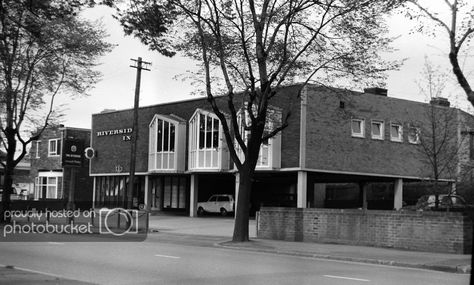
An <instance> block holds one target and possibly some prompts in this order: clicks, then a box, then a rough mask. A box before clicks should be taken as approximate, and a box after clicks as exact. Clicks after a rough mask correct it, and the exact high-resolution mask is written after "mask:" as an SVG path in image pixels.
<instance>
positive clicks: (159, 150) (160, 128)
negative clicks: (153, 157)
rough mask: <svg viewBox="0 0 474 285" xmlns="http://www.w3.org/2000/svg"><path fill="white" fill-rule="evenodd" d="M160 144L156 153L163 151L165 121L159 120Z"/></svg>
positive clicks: (158, 135)
mask: <svg viewBox="0 0 474 285" xmlns="http://www.w3.org/2000/svg"><path fill="white" fill-rule="evenodd" d="M157 137H158V143H157V146H156V151H157V152H161V151H162V150H163V121H162V120H158V134H157Z"/></svg>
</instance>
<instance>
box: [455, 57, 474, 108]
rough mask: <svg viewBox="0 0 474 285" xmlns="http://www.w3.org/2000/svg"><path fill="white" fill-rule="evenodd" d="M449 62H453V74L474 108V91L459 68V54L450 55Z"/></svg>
mask: <svg viewBox="0 0 474 285" xmlns="http://www.w3.org/2000/svg"><path fill="white" fill-rule="evenodd" d="M449 61H450V62H451V66H452V67H453V73H454V75H455V76H456V79H457V80H458V83H459V85H461V87H462V89H463V90H464V92H465V93H466V95H467V100H468V101H469V102H470V103H471V104H472V106H474V91H473V90H472V88H471V86H470V85H469V82H468V81H467V79H466V77H465V76H464V73H463V72H462V69H461V67H460V66H459V62H458V54H457V53H456V52H454V51H451V52H450V53H449Z"/></svg>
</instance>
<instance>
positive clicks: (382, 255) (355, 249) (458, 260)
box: [149, 216, 471, 273]
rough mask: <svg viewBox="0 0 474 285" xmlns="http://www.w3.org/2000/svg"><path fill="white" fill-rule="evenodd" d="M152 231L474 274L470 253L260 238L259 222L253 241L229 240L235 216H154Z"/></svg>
mask: <svg viewBox="0 0 474 285" xmlns="http://www.w3.org/2000/svg"><path fill="white" fill-rule="evenodd" d="M149 225H150V226H149V228H150V232H155V233H156V232H158V233H160V232H161V233H167V234H174V235H199V236H215V237H222V241H221V242H216V243H215V246H219V247H225V248H229V249H236V250H246V251H255V252H265V253H272V254H285V255H292V256H301V257H306V258H318V259H329V260H339V261H348V262H362V263H371V264H381V265H389V266H398V267H407V268H419V269H428V270H436V271H444V272H452V273H470V272H471V255H470V254H449V253H432V252H419V251H409V250H399V249H393V248H380V247H369V246H353V245H342V244H322V243H310V242H291V241H279V240H268V239H259V238H257V237H256V224H255V220H250V223H249V237H250V239H251V241H250V242H244V243H235V242H231V241H229V240H230V238H231V237H232V233H233V225H234V220H233V218H232V217H225V218H221V217H217V216H208V217H202V218H200V217H199V218H189V217H176V216H151V218H150V224H149Z"/></svg>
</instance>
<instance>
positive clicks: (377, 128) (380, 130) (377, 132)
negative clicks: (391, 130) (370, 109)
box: [371, 121, 384, 140]
mask: <svg viewBox="0 0 474 285" xmlns="http://www.w3.org/2000/svg"><path fill="white" fill-rule="evenodd" d="M371 130H372V138H373V139H375V140H383V137H384V123H383V121H372V128H371Z"/></svg>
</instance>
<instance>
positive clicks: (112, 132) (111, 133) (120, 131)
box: [97, 128, 133, 137]
mask: <svg viewBox="0 0 474 285" xmlns="http://www.w3.org/2000/svg"><path fill="white" fill-rule="evenodd" d="M132 132H133V129H132V128H126V129H117V130H107V131H98V132H97V136H98V137H102V136H114V135H124V134H131V133H132Z"/></svg>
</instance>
